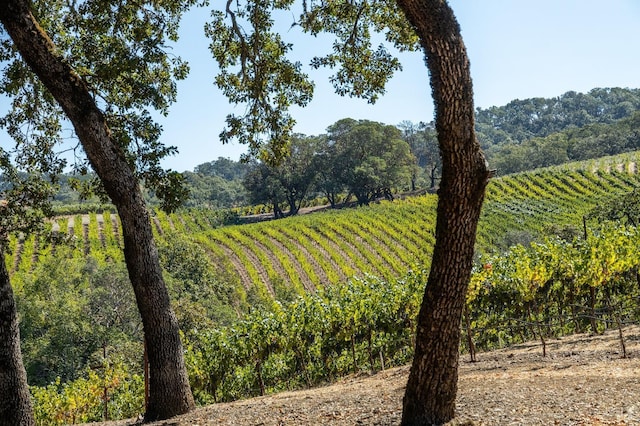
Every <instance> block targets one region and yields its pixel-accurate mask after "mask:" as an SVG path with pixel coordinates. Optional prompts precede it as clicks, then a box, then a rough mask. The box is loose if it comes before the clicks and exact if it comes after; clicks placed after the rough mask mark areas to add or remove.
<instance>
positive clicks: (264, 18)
mask: <svg viewBox="0 0 640 426" xmlns="http://www.w3.org/2000/svg"><path fill="white" fill-rule="evenodd" d="M296 7H297V5H296V4H294V2H293V1H292V0H269V1H261V2H249V1H247V2H243V1H237V2H233V1H231V0H228V1H227V2H226V6H225V8H224V10H214V11H213V12H212V20H211V22H210V23H208V24H207V26H206V29H205V32H206V34H207V35H208V37H209V38H210V39H211V45H210V49H211V51H212V53H213V56H214V58H215V59H216V61H217V62H218V65H219V68H220V73H219V74H218V75H217V76H216V85H217V86H218V87H219V88H220V89H222V91H223V92H224V94H225V95H226V96H227V97H228V98H229V100H230V101H231V102H232V103H234V104H241V105H244V106H245V107H246V109H245V111H244V113H242V114H238V115H236V114H230V115H228V116H227V128H225V129H224V130H223V131H222V133H221V134H220V138H221V140H222V141H223V142H228V141H230V140H231V139H234V138H236V139H238V140H239V141H241V142H243V143H247V144H249V154H250V155H259V157H260V158H261V159H262V160H265V161H267V162H274V161H277V160H278V159H279V158H280V157H282V156H283V155H284V153H286V152H287V145H288V144H289V143H290V140H291V137H292V132H293V125H294V124H295V121H294V119H293V118H292V117H291V115H290V114H289V108H290V107H291V106H292V105H297V106H305V105H306V104H308V102H309V101H310V100H311V98H312V95H313V82H312V81H311V79H310V78H309V76H308V75H307V74H306V73H305V72H304V71H303V65H302V64H301V63H299V62H292V61H291V60H289V59H288V58H287V57H286V55H287V54H289V53H290V52H291V50H292V49H293V47H294V46H293V44H292V43H290V42H286V41H284V40H283V38H282V36H281V35H280V34H278V33H277V32H276V31H275V29H274V23H275V15H277V14H278V13H280V12H282V11H292V10H295V9H296ZM291 27H292V28H295V29H298V28H299V29H300V30H301V31H302V32H304V33H308V34H311V35H313V36H317V35H318V34H320V33H324V32H326V33H330V34H332V35H334V36H335V41H334V43H333V49H332V52H331V53H327V54H326V55H324V56H323V55H318V56H316V57H314V58H313V59H312V60H311V64H310V65H311V67H312V68H319V67H329V68H332V69H333V68H337V71H336V73H335V74H334V75H333V76H332V77H331V81H332V83H333V84H334V87H335V89H336V92H337V93H339V94H341V95H349V96H356V97H360V98H365V99H368V100H369V101H370V102H375V100H376V99H377V97H378V96H379V95H380V94H382V93H384V85H385V83H386V82H387V81H388V80H389V78H390V77H391V76H392V74H393V73H394V72H395V71H397V70H399V69H401V66H400V63H399V61H398V60H397V59H396V58H395V57H393V55H392V54H391V53H390V52H389V50H388V49H387V48H386V47H385V45H384V44H380V45H379V46H377V47H374V46H372V40H371V35H372V32H373V31H375V32H383V33H384V34H385V36H386V39H387V41H388V42H390V43H391V44H393V46H394V47H395V48H397V49H400V50H407V49H409V50H415V49H416V48H417V43H416V42H417V38H416V36H415V34H414V33H413V31H412V30H411V28H410V27H409V26H408V24H407V22H406V19H404V17H403V16H402V14H400V13H399V11H398V9H397V7H396V5H395V2H393V1H389V0H380V1H373V2H372V1H356V2H334V1H324V0H323V1H311V2H303V4H302V10H300V11H299V15H298V17H297V18H295V17H294V21H293V22H291Z"/></svg>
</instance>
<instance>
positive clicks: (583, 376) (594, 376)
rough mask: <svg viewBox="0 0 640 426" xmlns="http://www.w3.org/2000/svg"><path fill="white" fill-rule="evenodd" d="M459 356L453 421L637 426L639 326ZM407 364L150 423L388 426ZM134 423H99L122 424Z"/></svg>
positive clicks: (396, 414) (395, 418)
mask: <svg viewBox="0 0 640 426" xmlns="http://www.w3.org/2000/svg"><path fill="white" fill-rule="evenodd" d="M624 342H625V346H626V354H627V358H623V357H622V347H621V344H620V340H619V337H618V331H617V330H609V331H608V332H606V333H605V334H603V335H596V336H593V335H587V334H579V335H574V336H569V337H564V338H562V339H557V340H550V341H548V342H547V356H546V357H543V356H542V347H541V344H540V343H537V342H531V343H527V344H522V345H517V346H514V347H511V348H507V349H502V350H497V351H493V352H486V353H480V354H478V360H477V362H474V363H472V362H470V361H469V360H468V357H466V356H463V357H462V358H461V361H460V380H459V391H458V400H457V418H456V419H455V420H454V421H452V422H450V423H449V424H450V425H451V426H453V425H580V426H587V425H640V326H630V327H627V328H625V329H624ZM408 373H409V367H408V366H403V367H399V368H394V369H389V370H386V371H383V372H379V373H377V374H373V375H359V376H351V377H347V378H345V379H343V380H342V381H340V382H339V383H336V384H332V385H329V386H325V387H320V388H315V389H308V390H302V391H297V392H283V393H279V394H275V395H270V396H265V397H259V398H252V399H248V400H243V401H236V402H232V403H224V404H216V405H211V406H207V407H201V408H198V409H197V410H195V411H193V412H191V413H188V414H186V415H183V416H179V417H176V418H174V419H171V420H166V421H162V422H156V423H152V425H154V426H183V425H201V426H202V425H238V426H259V425H264V426H267V425H269V426H272V425H273V426H280V425H383V426H384V425H398V424H399V423H400V418H401V414H402V397H403V394H404V388H405V384H406V380H407V375H408ZM136 422H137V421H136V420H135V419H134V420H128V421H127V420H125V421H119V422H106V423H101V424H100V425H102V426H125V425H133V424H136Z"/></svg>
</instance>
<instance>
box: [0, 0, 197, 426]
mask: <svg viewBox="0 0 640 426" xmlns="http://www.w3.org/2000/svg"><path fill="white" fill-rule="evenodd" d="M0 20H1V21H2V23H3V25H4V27H5V29H6V30H7V33H8V34H9V35H10V36H11V38H12V39H13V42H14V43H15V45H16V47H17V48H18V50H19V51H20V54H21V55H22V57H23V58H24V60H25V62H26V63H27V64H28V65H29V66H30V67H31V69H32V70H33V71H34V72H35V73H36V74H37V75H38V77H39V78H40V80H41V81H42V82H43V84H44V85H45V86H46V87H47V89H48V90H49V91H50V92H51V94H52V95H53V96H54V97H55V99H56V100H57V101H58V103H59V104H60V106H61V107H62V109H63V110H64V111H65V113H66V115H67V117H68V118H69V120H71V122H72V123H73V126H74V129H75V131H76V134H77V136H78V138H79V139H80V142H81V143H82V146H83V148H84V151H85V152H86V154H87V157H88V159H89V161H90V163H91V165H92V167H93V169H94V170H95V172H96V173H97V174H98V176H99V177H100V179H101V180H102V183H103V185H104V188H105V190H106V191H107V193H108V194H109V197H110V198H111V200H112V201H113V203H114V205H115V206H116V208H117V209H118V214H119V215H120V220H121V221H122V232H123V235H124V254H125V259H126V263H127V269H128V271H129V278H130V279H131V283H132V285H133V289H134V292H135V295H136V301H137V304H138V309H139V310H140V315H141V317H142V323H143V326H144V334H145V340H146V343H147V348H148V357H149V368H150V375H151V377H150V395H149V405H148V407H147V411H146V414H145V420H155V419H165V418H168V417H172V416H175V415H178V414H182V413H185V412H187V411H189V410H191V409H192V408H193V407H194V406H195V404H194V400H193V396H192V394H191V389H190V387H189V382H188V377H187V372H186V368H185V364H184V357H183V352H182V344H181V342H180V336H179V329H178V322H177V319H176V316H175V314H174V313H173V311H172V309H171V305H170V302H169V294H168V292H167V289H166V286H165V283H164V281H163V278H162V271H161V268H160V263H159V260H158V253H157V249H156V246H155V242H154V240H153V234H152V231H151V223H150V220H149V213H148V211H147V209H146V205H145V202H144V199H143V197H142V193H141V191H140V186H139V182H138V179H137V178H136V176H135V175H134V173H133V171H132V169H131V167H130V166H129V164H128V163H127V161H126V157H125V153H124V151H123V149H122V148H121V147H119V146H118V145H117V144H116V143H114V141H113V140H112V139H111V135H110V131H109V128H108V126H107V124H106V120H105V117H104V115H103V114H102V112H101V111H100V109H99V108H98V107H97V105H96V103H95V102H94V100H93V98H92V96H91V94H90V92H89V90H88V88H87V86H86V84H85V83H84V81H83V80H82V79H81V78H80V77H79V76H78V75H77V73H75V72H74V71H73V70H72V69H71V67H70V66H69V65H68V64H67V63H66V62H65V61H64V60H63V59H62V58H61V57H60V56H59V55H58V54H57V52H56V48H55V46H54V45H53V43H52V41H51V40H50V39H49V38H48V36H47V35H46V34H45V33H44V31H43V30H42V28H40V26H39V25H38V23H37V22H36V20H35V18H34V17H33V15H32V14H31V12H30V10H29V2H28V0H2V1H0Z"/></svg>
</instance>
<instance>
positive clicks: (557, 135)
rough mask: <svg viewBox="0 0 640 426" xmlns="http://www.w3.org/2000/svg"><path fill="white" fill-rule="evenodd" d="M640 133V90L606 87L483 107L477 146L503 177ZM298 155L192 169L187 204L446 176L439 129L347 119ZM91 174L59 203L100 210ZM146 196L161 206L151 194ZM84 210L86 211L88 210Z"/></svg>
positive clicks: (361, 195)
mask: <svg viewBox="0 0 640 426" xmlns="http://www.w3.org/2000/svg"><path fill="white" fill-rule="evenodd" d="M638 129H640V89H621V88H604V89H602V88H598V89H593V90H591V91H590V92H588V93H586V94H585V93H576V92H567V93H565V94H563V95H561V96H558V97H555V98H531V99H525V100H514V101H511V102H510V103H508V104H507V105H504V106H501V107H491V108H487V109H482V108H477V109H476V132H477V136H478V140H479V141H480V143H481V144H482V146H483V149H484V151H485V153H486V156H487V159H488V161H489V164H490V166H491V168H492V169H497V171H498V173H499V174H500V175H505V174H509V173H516V172H521V171H526V170H533V169H536V168H539V167H547V166H552V165H557V164H562V163H566V162H570V161H581V160H587V159H591V158H599V157H603V156H607V155H616V154H620V153H623V152H630V151H635V150H638V149H640V130H638ZM289 149H290V157H289V158H287V159H285V160H284V161H283V162H282V163H280V164H278V165H269V164H268V163H266V162H260V161H253V162H248V163H245V162H240V161H235V160H231V159H229V158H224V157H219V158H218V159H217V160H214V161H210V162H207V163H203V164H200V165H198V166H196V167H195V169H194V170H193V171H192V172H189V171H186V172H184V173H183V176H184V177H185V179H186V182H187V186H188V187H189V191H190V197H189V199H188V200H187V202H186V206H187V207H193V206H208V207H211V208H230V207H239V206H247V205H252V204H253V205H255V204H265V205H268V206H269V207H270V208H271V209H272V210H273V211H274V214H275V215H276V216H282V215H284V212H287V214H289V213H290V214H294V213H296V212H297V211H298V210H299V208H300V206H301V205H302V204H303V203H304V202H305V201H307V200H309V199H310V198H315V197H324V198H326V201H327V203H328V204H330V205H333V206H335V205H337V204H339V203H341V202H344V201H345V200H346V199H347V198H349V196H351V197H355V199H356V201H357V202H358V203H360V204H366V203H368V202H370V201H371V200H372V199H374V198H378V197H387V198H389V197H390V196H392V193H393V191H394V190H418V189H425V188H436V187H437V186H438V182H439V179H440V172H441V162H440V153H439V150H438V142H437V135H436V130H435V126H434V124H433V123H424V122H421V123H412V122H410V121H403V122H401V123H399V124H398V125H397V126H391V125H385V124H382V123H375V122H371V121H367V120H354V119H351V118H346V119H343V120H340V121H338V122H336V123H335V124H333V125H331V126H329V128H328V129H327V133H325V134H322V135H319V136H307V135H302V134H297V135H295V137H294V139H293V141H292V142H291V145H290V147H289ZM92 178H93V177H92V176H70V175H62V176H61V177H60V180H59V185H60V189H59V191H58V193H57V195H56V196H55V198H54V205H68V204H70V203H71V204H74V203H75V204H77V203H84V207H85V208H86V207H87V206H89V207H90V206H91V205H93V204H95V205H98V204H97V203H98V201H99V200H97V199H96V198H89V200H88V201H85V200H83V199H82V194H83V193H84V192H86V191H84V192H83V189H84V188H85V187H89V185H88V184H87V183H86V182H88V181H90V180H91V179H92ZM79 194H80V195H79ZM89 195H90V194H89ZM146 198H147V201H148V202H149V203H150V204H152V205H154V204H159V200H158V199H157V197H155V195H154V193H153V192H152V191H147V192H146ZM91 203H93V204H91ZM274 203H275V206H274ZM100 208H104V206H101V207H100ZM76 209H77V210H78V209H79V210H78V212H83V211H84V210H83V206H82V205H79V206H77V207H76Z"/></svg>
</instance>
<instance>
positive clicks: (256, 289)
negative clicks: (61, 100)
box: [7, 155, 640, 301]
mask: <svg viewBox="0 0 640 426" xmlns="http://www.w3.org/2000/svg"><path fill="white" fill-rule="evenodd" d="M621 161H625V162H621ZM635 164H636V162H635V157H634V156H630V155H626V156H625V157H622V158H618V157H614V158H611V159H609V162H607V161H606V160H599V163H594V162H589V163H577V164H573V165H568V166H563V167H556V168H549V169H542V170H539V171H535V172H531V173H523V174H516V175H511V176H507V177H501V178H495V179H493V180H492V181H491V182H490V184H489V186H488V189H487V197H486V202H485V206H484V210H483V214H482V218H481V221H480V225H479V231H478V252H479V253H492V252H495V251H496V247H498V248H500V249H506V248H508V246H509V245H510V244H509V242H510V240H509V236H513V235H515V236H517V234H518V232H524V233H527V234H528V238H529V239H531V240H535V239H536V238H539V237H540V236H541V235H543V234H544V233H545V232H546V231H547V228H548V227H549V226H551V225H554V226H555V227H562V226H573V227H576V228H581V227H582V218H583V216H584V215H585V214H586V213H587V212H589V211H591V210H592V209H594V208H595V207H597V206H600V205H603V204H606V203H607V200H610V199H613V198H615V197H616V196H618V195H620V194H624V193H627V192H630V191H631V190H632V189H633V188H634V187H636V186H638V183H640V176H639V175H638V173H637V172H636V166H635ZM436 204H437V196H436V195H424V196H420V197H416V198H408V199H405V200H397V201H394V202H387V201H383V202H381V203H379V204H374V205H372V206H370V207H365V208H358V209H343V210H334V211H325V212H321V213H314V214H310V215H304V216H297V217H291V218H286V219H282V220H277V221H267V222H260V223H253V224H246V225H238V226H226V227H219V228H215V229H214V228H213V225H214V224H216V223H217V222H216V219H217V216H216V213H215V212H211V211H207V210H197V209H192V210H185V211H182V212H179V213H177V214H176V213H174V214H170V215H168V214H165V213H164V212H162V211H155V212H154V216H153V222H154V231H155V233H156V238H157V239H158V240H159V241H165V240H171V238H172V235H175V234H180V235H182V236H188V237H189V238H190V239H191V240H193V241H194V242H197V244H199V245H200V246H201V247H202V248H204V249H205V251H206V253H207V254H208V257H209V260H210V261H211V263H212V265H213V266H214V267H215V268H218V269H219V270H224V271H226V274H225V275H229V271H231V275H235V276H236V277H237V279H238V281H239V284H240V285H241V287H242V290H243V291H245V292H247V293H249V294H253V295H255V296H256V297H258V298H259V299H261V300H262V301H267V300H270V299H279V300H281V299H283V298H284V299H286V298H291V297H292V296H294V295H300V294H304V293H306V292H308V291H314V290H315V289H318V288H322V287H325V286H327V285H330V284H334V283H337V282H342V281H345V280H346V279H347V278H350V277H353V276H360V277H363V276H366V275H375V276H378V277H381V278H383V279H393V278H397V277H399V276H401V275H403V274H404V273H405V272H406V271H407V270H408V269H411V268H412V267H415V266H417V265H427V266H428V262H429V259H430V255H431V247H432V245H433V242H434V238H435V235H434V229H435V208H436ZM50 230H51V233H52V234H53V235H55V236H57V238H55V239H54V240H53V241H54V242H55V241H60V240H65V241H67V242H69V243H71V244H72V247H73V251H72V252H75V253H76V255H78V256H82V255H87V254H89V253H91V254H92V255H93V256H95V257H98V258H100V259H107V258H112V259H120V258H121V256H122V254H121V245H122V237H121V234H120V226H119V222H118V218H117V215H115V214H110V213H109V212H104V213H102V214H95V213H94V214H89V215H77V216H70V217H60V218H58V219H56V221H55V222H53V223H52V224H50ZM61 237H64V238H61ZM47 239H48V238H47V236H44V235H40V236H31V237H29V238H28V239H26V240H22V239H18V240H16V239H14V240H13V241H12V242H11V248H12V250H11V252H10V254H9V255H8V263H7V264H8V265H10V270H11V273H12V274H13V275H20V273H21V272H25V271H30V270H33V268H34V267H35V265H36V264H37V262H38V261H39V259H40V258H41V257H42V256H46V255H47V253H48V251H50V250H55V244H54V245H50V244H46V240H47ZM516 242H521V241H516Z"/></svg>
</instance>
